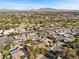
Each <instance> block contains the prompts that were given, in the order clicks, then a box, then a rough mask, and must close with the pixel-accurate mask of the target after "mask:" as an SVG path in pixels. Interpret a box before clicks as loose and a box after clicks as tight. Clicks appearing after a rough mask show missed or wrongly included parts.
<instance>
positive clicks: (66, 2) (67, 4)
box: [0, 0, 79, 10]
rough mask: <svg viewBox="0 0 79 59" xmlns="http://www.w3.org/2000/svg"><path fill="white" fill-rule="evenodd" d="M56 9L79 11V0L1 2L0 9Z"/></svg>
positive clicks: (17, 0)
mask: <svg viewBox="0 0 79 59" xmlns="http://www.w3.org/2000/svg"><path fill="white" fill-rule="evenodd" d="M3 8H4V9H16V10H27V9H39V8H55V9H70V10H79V0H0V9H3Z"/></svg>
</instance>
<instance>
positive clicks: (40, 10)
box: [0, 8, 79, 12]
mask: <svg viewBox="0 0 79 59" xmlns="http://www.w3.org/2000/svg"><path fill="white" fill-rule="evenodd" d="M0 12H79V10H65V9H54V8H40V9H31V10H15V9H0Z"/></svg>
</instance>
